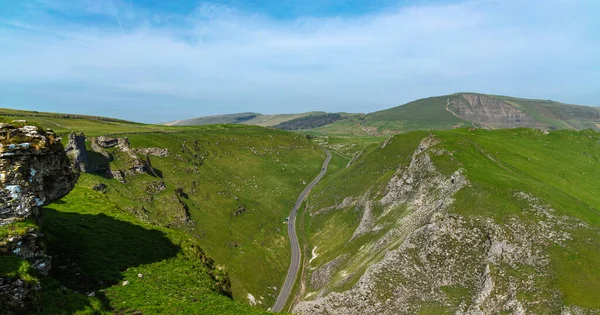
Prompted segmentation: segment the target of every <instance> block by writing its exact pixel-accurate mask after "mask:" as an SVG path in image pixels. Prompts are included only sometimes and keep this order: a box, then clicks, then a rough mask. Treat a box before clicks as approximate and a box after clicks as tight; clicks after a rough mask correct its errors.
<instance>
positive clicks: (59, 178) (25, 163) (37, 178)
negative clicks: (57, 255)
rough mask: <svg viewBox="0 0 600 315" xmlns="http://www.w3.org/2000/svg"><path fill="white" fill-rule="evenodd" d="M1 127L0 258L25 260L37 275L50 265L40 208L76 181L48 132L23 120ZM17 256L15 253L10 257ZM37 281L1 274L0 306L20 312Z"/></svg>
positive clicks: (36, 285)
mask: <svg viewBox="0 0 600 315" xmlns="http://www.w3.org/2000/svg"><path fill="white" fill-rule="evenodd" d="M19 124H21V125H23V124H25V126H23V127H20V128H17V127H15V126H13V125H9V124H4V125H2V128H1V129H0V229H3V230H4V232H6V233H3V234H2V238H1V239H0V256H2V257H3V261H4V260H9V259H12V258H14V259H24V260H26V261H28V262H29V263H30V265H31V266H32V267H33V268H34V269H37V270H38V271H39V272H40V273H41V274H47V273H48V271H49V269H50V257H49V256H48V255H46V253H45V250H44V244H43V241H42V238H41V236H42V234H41V232H39V229H38V227H37V226H38V224H39V223H40V222H41V207H42V206H44V205H47V204H49V203H50V202H52V201H55V200H57V199H59V198H61V197H63V196H65V195H66V194H68V193H69V192H70V191H71V189H72V188H73V186H74V185H75V183H76V181H77V178H78V173H79V172H78V171H76V170H74V169H73V168H72V166H71V163H70V162H69V159H68V158H67V155H66V154H65V152H64V149H63V146H62V144H61V142H60V138H58V137H57V136H56V135H55V134H54V133H53V132H51V131H43V130H40V129H38V127H35V126H28V125H26V123H19ZM15 256H16V257H15ZM38 289H39V284H38V283H36V282H35V281H31V280H30V279H29V280H27V281H26V280H25V279H21V278H20V277H19V276H13V277H8V276H7V277H4V276H3V277H0V309H2V310H4V311H7V312H9V313H11V312H15V313H18V312H20V311H21V310H22V309H23V307H25V306H26V304H27V303H28V302H29V301H32V300H34V297H35V292H36V291H37V290H38Z"/></svg>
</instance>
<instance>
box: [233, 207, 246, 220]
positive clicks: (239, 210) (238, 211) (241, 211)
mask: <svg viewBox="0 0 600 315" xmlns="http://www.w3.org/2000/svg"><path fill="white" fill-rule="evenodd" d="M244 212H246V206H245V205H240V206H239V207H237V209H236V210H235V211H234V212H233V216H234V217H237V216H238V215H240V214H242V213H244Z"/></svg>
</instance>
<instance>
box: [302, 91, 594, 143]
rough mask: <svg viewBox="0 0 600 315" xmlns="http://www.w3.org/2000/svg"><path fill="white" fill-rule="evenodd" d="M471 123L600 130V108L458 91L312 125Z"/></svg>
mask: <svg viewBox="0 0 600 315" xmlns="http://www.w3.org/2000/svg"><path fill="white" fill-rule="evenodd" d="M467 126H469V127H470V126H473V127H478V128H486V129H501V128H520V127H526V128H538V129H576V130H582V129H588V128H591V129H594V130H600V127H599V126H600V109H598V108H596V107H589V106H578V105H569V104H563V103H559V102H554V101H545V100H531V99H521V98H514V97H507V96H496V95H486V94H477V93H456V94H451V95H445V96H437V97H430V98H425V99H420V100H416V101H413V102H410V103H407V104H404V105H401V106H397V107H394V108H390V109H387V110H382V111H378V112H373V113H370V114H367V115H364V116H358V117H353V118H352V119H350V120H348V121H339V122H334V123H332V124H330V125H327V126H324V127H320V128H315V129H314V130H313V131H315V132H319V133H322V134H331V135H336V134H337V135H340V134H349V133H353V134H363V135H366V134H370V135H381V134H396V133H402V132H408V131H413V130H428V129H433V130H443V129H453V128H460V127H467Z"/></svg>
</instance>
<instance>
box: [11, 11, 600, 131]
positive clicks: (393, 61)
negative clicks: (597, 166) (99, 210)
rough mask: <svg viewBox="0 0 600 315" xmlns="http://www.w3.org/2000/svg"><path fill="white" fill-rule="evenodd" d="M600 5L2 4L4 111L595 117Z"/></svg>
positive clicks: (162, 117)
mask: <svg viewBox="0 0 600 315" xmlns="http://www.w3.org/2000/svg"><path fill="white" fill-rule="evenodd" d="M598 16H600V1H597V0H528V1H522V0H433V1H425V0H365V1H362V0H329V1H326V0H299V1H295V0H224V1H212V2H207V1H192V0H185V1H183V0H182V1H177V0H170V1H166V0H18V1H17V0H0V107H8V108H16V109H27V110H38V111H51V112H62V113H79V114H91V115H101V116H108V117H115V118H122V119H128V120H133V121H140V122H151V123H158V122H167V121H172V120H178V119H185V118H192V117H198V116H206V115H216V114H226V113H237V112H259V113H263V114H274V113H299V112H306V111H315V110H321V111H329V112H340V111H343V112H363V113H366V112H373V111H376V110H381V109H386V108H390V107H394V106H398V105H401V104H404V103H406V102H409V101H412V100H415V99H419V98H424V97H429V96H436V95H444V94H450V93H455V92H481V93H490V94H499V95H509V96H516V97H524V98H538V99H552V100H556V101H561V102H565V103H571V104H581V105H594V106H596V105H600V88H599V86H600V85H599V83H600V19H598Z"/></svg>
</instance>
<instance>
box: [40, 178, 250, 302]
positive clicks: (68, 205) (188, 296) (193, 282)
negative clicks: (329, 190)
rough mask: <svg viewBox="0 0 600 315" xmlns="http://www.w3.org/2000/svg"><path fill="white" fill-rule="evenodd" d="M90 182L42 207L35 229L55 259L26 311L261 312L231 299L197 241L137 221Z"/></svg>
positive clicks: (223, 276)
mask: <svg viewBox="0 0 600 315" xmlns="http://www.w3.org/2000/svg"><path fill="white" fill-rule="evenodd" d="M93 181H94V178H93V176H92V175H84V176H83V178H81V183H80V184H79V185H78V187H76V188H75V190H73V191H72V192H71V193H70V194H69V195H68V196H67V197H65V198H63V199H62V200H60V201H58V202H56V203H54V204H52V205H50V206H48V207H46V208H45V209H44V225H43V229H42V231H43V232H44V234H45V236H46V238H47V243H48V253H49V254H50V255H51V256H52V257H53V258H54V259H53V261H52V264H53V268H52V269H51V274H50V277H49V278H48V279H42V288H43V291H42V292H41V294H40V298H41V303H39V304H38V306H37V309H34V310H33V313H38V314H67V313H114V312H116V313H136V312H138V313H143V314H166V313H168V314H176V313H186V314H190V313H203V314H209V313H210V314H214V313H228V314H245V313H248V314H252V313H257V314H258V313H260V311H259V310H257V309H254V308H252V307H250V306H246V305H244V304H243V303H237V302H234V301H233V300H231V298H230V296H231V290H230V287H229V286H230V283H229V280H228V278H227V275H226V274H225V272H224V271H223V270H221V268H222V267H223V266H219V265H218V264H215V263H214V262H213V261H212V260H211V259H210V258H208V257H207V256H206V254H205V253H204V252H203V251H202V249H201V247H202V246H203V245H202V244H201V242H200V241H199V240H197V239H196V238H194V237H191V236H189V235H187V234H185V233H183V232H179V231H175V230H172V229H168V228H161V227H157V226H155V225H151V224H147V223H143V222H141V221H139V220H138V219H137V218H135V217H134V216H132V215H131V214H129V213H128V212H127V211H125V210H124V209H123V208H121V207H120V206H119V205H117V204H115V203H114V202H113V201H112V200H111V199H110V198H109V197H108V196H106V195H104V194H102V193H100V192H96V191H93V190H91V189H89V188H87V187H85V186H86V184H87V183H90V182H93ZM63 286H64V287H63ZM79 292H80V293H79Z"/></svg>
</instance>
